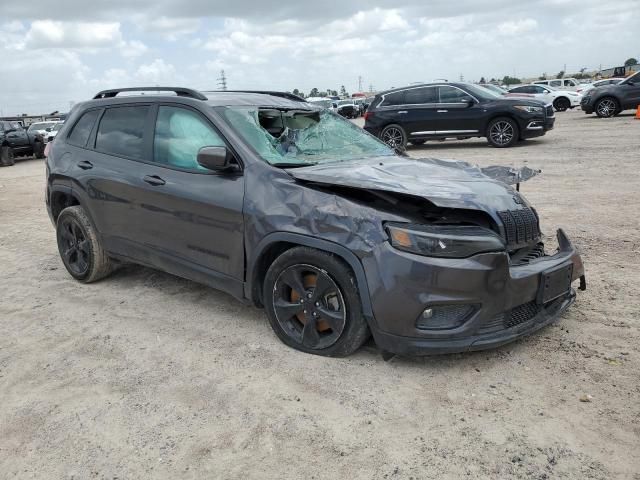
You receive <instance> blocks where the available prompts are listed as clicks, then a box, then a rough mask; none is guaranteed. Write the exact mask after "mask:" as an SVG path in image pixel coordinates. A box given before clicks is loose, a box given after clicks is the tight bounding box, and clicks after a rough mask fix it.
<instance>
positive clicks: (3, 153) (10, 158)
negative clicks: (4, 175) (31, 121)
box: [0, 145, 16, 167]
mask: <svg viewBox="0 0 640 480" xmlns="http://www.w3.org/2000/svg"><path fill="white" fill-rule="evenodd" d="M15 162H16V160H15V157H14V154H13V148H11V147H10V146H9V145H5V146H3V147H0V167H10V166H11V165H13V164H14V163H15Z"/></svg>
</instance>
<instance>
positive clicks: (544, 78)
mask: <svg viewBox="0 0 640 480" xmlns="http://www.w3.org/2000/svg"><path fill="white" fill-rule="evenodd" d="M546 79H547V72H544V73H543V74H542V75H540V76H539V77H538V80H546Z"/></svg>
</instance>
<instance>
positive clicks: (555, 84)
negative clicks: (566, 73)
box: [549, 80, 562, 88]
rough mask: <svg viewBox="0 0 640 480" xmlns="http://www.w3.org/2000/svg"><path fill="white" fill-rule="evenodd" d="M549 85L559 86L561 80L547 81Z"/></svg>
mask: <svg viewBox="0 0 640 480" xmlns="http://www.w3.org/2000/svg"><path fill="white" fill-rule="evenodd" d="M549 85H550V86H552V87H556V88H557V87H561V86H562V80H553V81H551V82H549Z"/></svg>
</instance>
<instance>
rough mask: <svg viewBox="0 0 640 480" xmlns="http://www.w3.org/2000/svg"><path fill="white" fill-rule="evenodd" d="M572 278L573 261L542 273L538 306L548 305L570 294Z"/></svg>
mask: <svg viewBox="0 0 640 480" xmlns="http://www.w3.org/2000/svg"><path fill="white" fill-rule="evenodd" d="M572 278H573V262H571V261H568V262H565V263H563V264H561V265H557V266H555V267H553V268H550V269H548V270H545V271H544V272H542V273H541V274H540V288H539V289H538V298H537V302H538V304H540V305H542V304H545V303H548V302H550V301H552V300H555V299H556V298H559V297H562V296H563V295H566V294H567V293H569V291H570V290H571V279H572Z"/></svg>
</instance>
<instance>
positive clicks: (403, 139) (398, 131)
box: [380, 123, 407, 151]
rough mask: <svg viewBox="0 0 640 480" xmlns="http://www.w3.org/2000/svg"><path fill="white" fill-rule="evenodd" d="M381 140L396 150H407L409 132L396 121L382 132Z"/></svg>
mask: <svg viewBox="0 0 640 480" xmlns="http://www.w3.org/2000/svg"><path fill="white" fill-rule="evenodd" d="M380 140H382V141H383V142H384V143H386V144H387V145H389V146H390V147H391V148H393V149H395V150H400V151H402V150H405V149H406V148H407V133H406V132H405V131H404V128H402V127H401V126H400V125H397V124H395V123H393V124H391V125H387V126H386V127H384V128H383V129H382V132H380Z"/></svg>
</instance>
